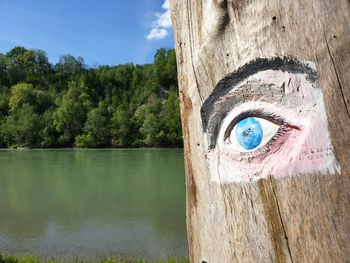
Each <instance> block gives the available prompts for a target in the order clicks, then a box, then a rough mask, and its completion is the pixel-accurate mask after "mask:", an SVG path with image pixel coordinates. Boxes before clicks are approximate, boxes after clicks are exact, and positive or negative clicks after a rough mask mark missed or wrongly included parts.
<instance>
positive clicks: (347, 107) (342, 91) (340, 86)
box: [323, 33, 350, 119]
mask: <svg viewBox="0 0 350 263" xmlns="http://www.w3.org/2000/svg"><path fill="white" fill-rule="evenodd" d="M323 36H324V40H325V42H326V46H327V50H328V53H329V56H330V58H331V61H332V65H333V69H334V72H335V75H336V77H337V81H338V85H339V88H340V93H341V96H342V99H343V102H344V104H345V108H346V111H347V113H348V117H349V119H350V108H349V105H348V103H347V101H346V98H345V95H344V90H343V85H342V84H341V83H340V79H339V75H338V71H337V68H336V66H335V62H334V58H333V56H332V53H331V49H330V47H329V44H328V41H327V37H326V35H325V33H323Z"/></svg>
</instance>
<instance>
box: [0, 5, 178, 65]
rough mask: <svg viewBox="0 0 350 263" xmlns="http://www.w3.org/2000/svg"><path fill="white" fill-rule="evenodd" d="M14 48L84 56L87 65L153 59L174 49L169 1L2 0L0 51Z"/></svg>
mask: <svg viewBox="0 0 350 263" xmlns="http://www.w3.org/2000/svg"><path fill="white" fill-rule="evenodd" d="M15 46H23V47H25V48H27V49H41V50H44V51H46V53H47V56H48V58H49V61H50V62H51V63H53V64H55V63H57V62H58V60H59V57H60V56H61V55H68V54H69V55H73V56H75V57H78V56H80V57H82V58H83V59H84V61H85V64H87V65H88V66H90V67H95V66H99V65H118V64H124V63H134V64H145V63H151V62H152V61H153V56H154V54H155V52H156V50H157V49H159V48H162V47H164V48H173V47H174V37H173V31H172V28H171V21H170V12H169V2H168V0H99V1H97V0H59V1H49V0H0V53H3V54H5V53H7V52H8V51H9V50H10V49H12V48H14V47H15Z"/></svg>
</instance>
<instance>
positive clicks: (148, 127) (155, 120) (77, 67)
mask: <svg viewBox="0 0 350 263" xmlns="http://www.w3.org/2000/svg"><path fill="white" fill-rule="evenodd" d="M26 146H27V147H42V148H47V147H73V146H76V147H144V146H146V147H181V146H182V134H181V124H180V112H179V100H178V88H177V73H176V59H175V51H174V50H173V49H159V50H158V51H157V52H156V54H155V56H154V62H153V63H152V64H147V65H133V64H125V65H118V66H113V67H110V66H99V67H97V68H88V67H86V66H85V65H84V60H83V59H82V58H80V57H79V58H75V57H73V56H71V55H65V56H61V58H60V60H59V62H58V63H57V64H56V65H52V64H50V63H49V62H48V59H47V56H46V53H45V52H44V51H42V50H27V49H25V48H23V47H16V48H13V49H12V50H10V51H9V52H8V53H7V54H5V55H3V54H0V147H26Z"/></svg>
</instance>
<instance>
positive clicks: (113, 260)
mask: <svg viewBox="0 0 350 263" xmlns="http://www.w3.org/2000/svg"><path fill="white" fill-rule="evenodd" d="M44 262H50V263H60V262H63V261H60V260H55V259H50V260H48V261H47V260H43V259H39V258H36V257H29V256H27V257H13V256H2V255H0V263H44ZM71 262H74V263H77V262H84V261H80V260H79V259H75V260H72V261H71ZM89 262H90V261H89ZM94 262H98V263H189V262H190V261H189V260H188V259H181V260H178V259H173V258H169V259H166V260H160V261H152V262H151V261H148V260H145V259H128V258H125V257H109V258H104V259H97V260H96V261H94Z"/></svg>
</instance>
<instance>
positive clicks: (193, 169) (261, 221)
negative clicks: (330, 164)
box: [170, 0, 350, 263]
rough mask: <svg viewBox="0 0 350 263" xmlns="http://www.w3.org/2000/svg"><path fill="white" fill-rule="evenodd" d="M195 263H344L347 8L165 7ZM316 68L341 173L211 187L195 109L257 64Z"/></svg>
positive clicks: (185, 0)
mask: <svg viewBox="0 0 350 263" xmlns="http://www.w3.org/2000/svg"><path fill="white" fill-rule="evenodd" d="M170 5H171V13H172V21H173V28H174V33H175V48H176V53H177V64H178V79H179V86H180V99H181V114H182V127H183V135H184V147H185V169H186V187H187V232H188V240H189V253H190V260H191V262H196V263H197V262H208V263H214V262H220V263H223V262H349V260H350V215H349V211H350V194H349V186H350V181H349V175H350V132H349V128H350V87H349V83H350V74H349V72H350V2H349V1H348V0H333V1H329V0H309V1H304V0H286V1H277V0H262V1H257V0H251V1H250V0H249V1H248V0H242V1H238V0H202V1H195V0H171V2H170ZM282 56H293V57H294V58H298V60H300V61H313V62H315V64H316V67H317V75H318V82H319V86H320V88H321V90H322V92H323V96H324V102H325V107H326V113H327V117H328V128H329V133H330V136H331V143H332V145H333V153H334V156H335V158H336V160H337V161H338V163H339V165H340V167H341V172H340V173H335V174H331V173H330V174H328V175H321V174H318V173H307V174H302V175H300V176H292V177H289V176H287V177H284V178H280V179H276V178H275V177H269V178H267V179H260V180H257V181H255V182H242V183H225V184H220V183H215V182H212V180H211V176H212V175H211V173H210V171H209V168H208V163H207V158H206V155H207V153H208V148H207V143H206V141H205V136H204V135H203V125H202V120H201V112H200V110H201V107H202V105H203V103H204V101H205V100H206V99H207V98H208V97H209V96H210V94H211V93H212V92H213V89H214V88H215V86H216V85H217V84H218V82H219V81H220V80H221V79H223V78H224V77H225V76H226V75H227V74H229V73H231V72H233V71H235V70H237V69H238V68H240V67H242V66H243V65H245V64H247V63H249V62H250V61H252V60H255V59H257V58H269V57H282Z"/></svg>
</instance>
